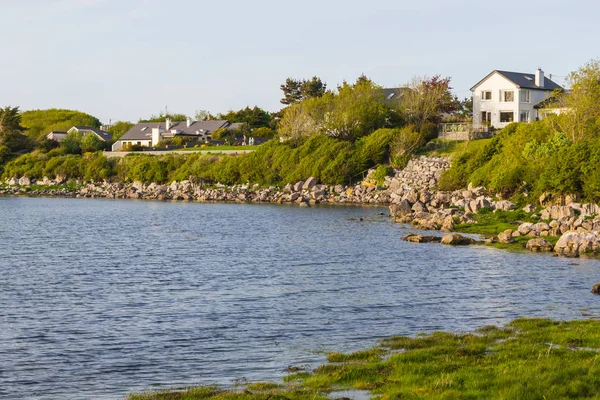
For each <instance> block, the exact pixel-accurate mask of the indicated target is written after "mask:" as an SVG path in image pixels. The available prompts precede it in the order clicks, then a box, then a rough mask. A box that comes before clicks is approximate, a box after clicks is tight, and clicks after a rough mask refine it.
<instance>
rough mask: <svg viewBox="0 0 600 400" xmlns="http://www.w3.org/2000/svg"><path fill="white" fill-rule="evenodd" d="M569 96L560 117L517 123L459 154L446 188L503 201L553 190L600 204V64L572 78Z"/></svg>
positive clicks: (561, 99) (562, 99)
mask: <svg viewBox="0 0 600 400" xmlns="http://www.w3.org/2000/svg"><path fill="white" fill-rule="evenodd" d="M569 78H570V86H571V90H570V92H568V93H562V94H558V101H559V102H560V103H561V107H562V108H563V109H564V110H566V111H564V112H562V113H560V114H558V115H550V116H548V117H547V118H545V119H543V120H541V121H537V122H533V123H513V124H511V125H508V126H507V127H506V128H504V129H503V130H502V131H500V132H499V133H498V134H497V135H496V136H495V137H494V138H493V139H492V140H491V141H490V142H489V143H487V144H486V145H485V146H483V147H476V148H472V149H469V150H466V151H463V152H461V153H459V154H458V155H456V156H455V157H454V159H453V162H452V167H451V168H450V169H449V170H448V171H446V172H445V173H444V175H443V176H442V178H441V181H440V187H441V189H446V190H453V189H461V188H465V187H466V186H467V185H468V184H469V183H472V184H473V185H474V186H485V187H487V188H488V189H490V190H492V191H493V192H495V193H497V194H499V195H501V196H503V197H513V198H516V199H517V200H518V198H519V197H522V196H529V195H531V196H534V197H535V198H537V197H539V196H540V195H541V194H543V193H545V192H548V193H553V194H557V195H574V196H575V197H576V198H580V199H582V200H587V201H592V202H597V201H600V62H599V61H591V62H590V63H588V64H586V65H585V66H583V67H582V68H580V69H579V70H578V71H576V72H574V73H572V74H571V76H570V77H569Z"/></svg>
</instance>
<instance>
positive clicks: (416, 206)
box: [411, 201, 429, 212]
mask: <svg viewBox="0 0 600 400" xmlns="http://www.w3.org/2000/svg"><path fill="white" fill-rule="evenodd" d="M411 208H412V210H413V211H414V212H429V210H428V209H427V207H426V206H425V204H423V203H421V202H420V201H417V202H416V203H415V204H413V206H412V207H411Z"/></svg>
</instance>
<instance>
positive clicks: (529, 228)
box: [517, 222, 533, 236]
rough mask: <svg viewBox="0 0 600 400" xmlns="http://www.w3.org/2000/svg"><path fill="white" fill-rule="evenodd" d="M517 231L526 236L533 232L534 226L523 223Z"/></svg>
mask: <svg viewBox="0 0 600 400" xmlns="http://www.w3.org/2000/svg"><path fill="white" fill-rule="evenodd" d="M517 230H518V231H519V233H520V234H521V235H523V236H526V235H527V234H528V233H529V232H531V231H532V230H533V224H532V223H531V222H523V223H522V224H521V225H519V227H518V228H517Z"/></svg>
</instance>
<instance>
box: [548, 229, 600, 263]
mask: <svg viewBox="0 0 600 400" xmlns="http://www.w3.org/2000/svg"><path fill="white" fill-rule="evenodd" d="M599 250H600V234H599V233H598V232H597V231H594V232H573V231H569V232H566V233H565V234H563V235H562V236H561V237H560V239H558V242H556V245H555V246H554V251H555V252H556V253H557V254H559V255H564V256H570V257H577V256H579V255H580V254H582V253H588V252H590V253H598V251H599Z"/></svg>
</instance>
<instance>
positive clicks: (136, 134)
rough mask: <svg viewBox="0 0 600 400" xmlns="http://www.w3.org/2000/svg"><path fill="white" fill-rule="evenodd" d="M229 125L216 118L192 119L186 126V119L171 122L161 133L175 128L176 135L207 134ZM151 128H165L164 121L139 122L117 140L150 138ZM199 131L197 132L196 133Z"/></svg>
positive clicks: (225, 121) (227, 122)
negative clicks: (167, 128)
mask: <svg viewBox="0 0 600 400" xmlns="http://www.w3.org/2000/svg"><path fill="white" fill-rule="evenodd" d="M228 127H230V123H229V121H227V120H223V119H217V120H209V121H193V122H192V123H191V124H190V126H189V127H188V126H187V121H181V122H172V123H171V127H170V128H169V130H168V131H163V133H166V132H170V131H171V130H172V129H175V130H177V133H176V135H183V136H198V135H199V134H204V135H209V134H210V133H211V132H213V131H216V130H217V129H219V128H228ZM153 128H162V129H163V130H165V128H166V124H165V122H140V123H138V124H136V125H135V126H133V127H132V128H131V129H130V130H128V131H127V132H125V134H124V135H123V136H121V138H120V139H119V140H150V139H152V129H153ZM196 132H199V133H196Z"/></svg>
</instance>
